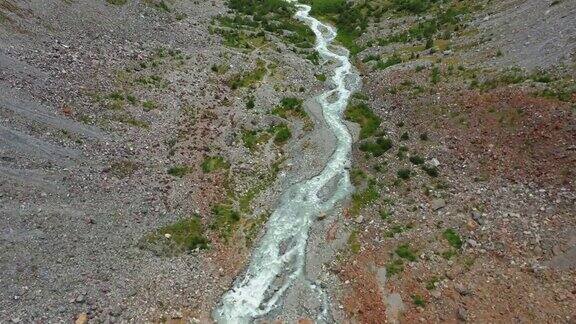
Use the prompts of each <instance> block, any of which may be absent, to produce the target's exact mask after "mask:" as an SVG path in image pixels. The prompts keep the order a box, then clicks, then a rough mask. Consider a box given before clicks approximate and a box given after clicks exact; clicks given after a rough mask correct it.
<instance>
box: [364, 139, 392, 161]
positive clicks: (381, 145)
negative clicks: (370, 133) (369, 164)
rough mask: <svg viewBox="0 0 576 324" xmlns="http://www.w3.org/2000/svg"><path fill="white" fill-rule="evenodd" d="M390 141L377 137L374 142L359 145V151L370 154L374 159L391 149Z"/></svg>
mask: <svg viewBox="0 0 576 324" xmlns="http://www.w3.org/2000/svg"><path fill="white" fill-rule="evenodd" d="M392 146H393V145H392V140H390V139H389V138H384V137H379V138H377V139H376V140H375V141H366V142H364V143H362V144H360V151H362V152H368V153H371V154H372V155H373V156H374V157H378V156H381V155H382V154H384V153H386V152H388V151H389V150H390V149H391V148H392Z"/></svg>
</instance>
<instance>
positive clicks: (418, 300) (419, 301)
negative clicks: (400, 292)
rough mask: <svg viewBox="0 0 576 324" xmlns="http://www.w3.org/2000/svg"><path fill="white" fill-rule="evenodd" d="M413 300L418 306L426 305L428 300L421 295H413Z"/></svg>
mask: <svg viewBox="0 0 576 324" xmlns="http://www.w3.org/2000/svg"><path fill="white" fill-rule="evenodd" d="M412 302H413V303H414V305H416V306H420V307H424V306H426V301H425V300H424V297H422V296H420V295H413V296H412Z"/></svg>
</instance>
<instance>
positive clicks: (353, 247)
mask: <svg viewBox="0 0 576 324" xmlns="http://www.w3.org/2000/svg"><path fill="white" fill-rule="evenodd" d="M348 246H349V247H350V251H352V253H354V254H358V253H360V249H361V247H362V246H361V245H360V240H359V239H358V231H356V230H353V231H352V233H350V236H349V237H348Z"/></svg>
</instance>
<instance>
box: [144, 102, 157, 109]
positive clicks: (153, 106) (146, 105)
mask: <svg viewBox="0 0 576 324" xmlns="http://www.w3.org/2000/svg"><path fill="white" fill-rule="evenodd" d="M142 107H143V108H144V110H145V111H150V110H153V109H156V108H158V103H157V102H156V101H153V100H146V101H144V102H142Z"/></svg>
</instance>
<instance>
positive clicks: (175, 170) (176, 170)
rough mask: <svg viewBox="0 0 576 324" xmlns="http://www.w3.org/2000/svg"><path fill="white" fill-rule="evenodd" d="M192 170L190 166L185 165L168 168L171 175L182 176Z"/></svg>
mask: <svg viewBox="0 0 576 324" xmlns="http://www.w3.org/2000/svg"><path fill="white" fill-rule="evenodd" d="M190 172H192V168H191V167H189V166H187V165H176V166H173V167H171V168H170V169H168V174H169V175H171V176H173V177H178V178H182V177H183V176H185V175H187V174H188V173H190Z"/></svg>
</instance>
